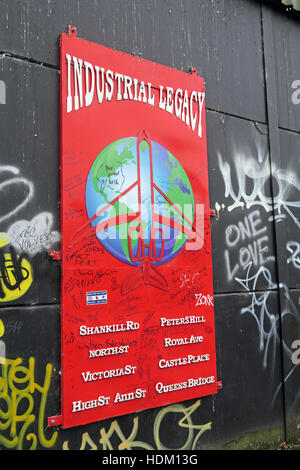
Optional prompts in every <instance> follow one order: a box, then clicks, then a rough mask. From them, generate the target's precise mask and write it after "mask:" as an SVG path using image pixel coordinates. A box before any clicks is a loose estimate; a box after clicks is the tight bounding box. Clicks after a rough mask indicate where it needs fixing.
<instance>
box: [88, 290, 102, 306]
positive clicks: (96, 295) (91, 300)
mask: <svg viewBox="0 0 300 470" xmlns="http://www.w3.org/2000/svg"><path fill="white" fill-rule="evenodd" d="M86 304H87V305H96V304H107V291H106V290H101V291H99V292H87V293H86Z"/></svg>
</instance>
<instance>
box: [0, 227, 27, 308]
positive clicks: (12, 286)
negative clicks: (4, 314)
mask: <svg viewBox="0 0 300 470" xmlns="http://www.w3.org/2000/svg"><path fill="white" fill-rule="evenodd" d="M31 284H32V266H31V264H30V263H29V261H27V260H26V259H25V258H24V256H23V255H17V254H16V252H15V249H14V248H13V247H10V246H9V240H8V237H7V234H6V233H0V302H10V301H12V300H16V299H19V298H20V297H21V296H22V295H24V294H25V292H27V290H28V289H29V287H30V286H31Z"/></svg>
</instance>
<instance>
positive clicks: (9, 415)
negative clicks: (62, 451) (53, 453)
mask: <svg viewBox="0 0 300 470" xmlns="http://www.w3.org/2000/svg"><path fill="white" fill-rule="evenodd" d="M51 374H52V365H51V364H47V365H46V370H45V378H44V383H43V384H38V383H36V381H35V359H34V358H33V357H30V358H29V360H28V366H25V365H24V364H23V359H21V358H17V359H6V360H5V363H4V364H2V365H1V376H0V444H3V445H4V446H5V447H7V448H8V449H18V450H21V449H23V446H24V443H25V442H26V441H27V444H28V445H29V446H30V447H29V450H33V449H36V448H37V446H38V444H40V445H41V446H43V447H45V448H50V447H53V445H54V444H55V442H56V439H57V432H54V433H53V434H52V436H51V438H50V439H47V438H46V436H45V434H44V421H45V407H46V402H47V397H48V391H49V388H50V383H51ZM37 399H39V404H38V403H37V402H36V400H37ZM34 407H35V408H36V409H38V416H36V415H35V414H34V411H33V409H34ZM31 425H33V430H34V431H35V432H29V428H30V426H31Z"/></svg>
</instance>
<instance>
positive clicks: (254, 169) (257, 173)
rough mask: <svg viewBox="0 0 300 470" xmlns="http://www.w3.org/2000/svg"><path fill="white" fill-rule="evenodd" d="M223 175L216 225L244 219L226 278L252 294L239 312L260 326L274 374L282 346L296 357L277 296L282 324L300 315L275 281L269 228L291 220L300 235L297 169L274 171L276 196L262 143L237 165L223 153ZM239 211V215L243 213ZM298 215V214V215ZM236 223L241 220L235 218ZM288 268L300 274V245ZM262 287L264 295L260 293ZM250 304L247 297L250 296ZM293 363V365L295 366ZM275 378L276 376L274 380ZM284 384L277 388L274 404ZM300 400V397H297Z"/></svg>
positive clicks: (234, 230) (239, 156) (294, 245)
mask: <svg viewBox="0 0 300 470" xmlns="http://www.w3.org/2000/svg"><path fill="white" fill-rule="evenodd" d="M218 164H219V171H220V174H221V177H222V181H223V184H224V200H223V201H221V202H220V201H218V202H216V204H215V208H216V212H217V220H220V218H221V217H222V215H223V214H224V215H225V214H226V215H229V214H235V217H236V215H237V214H241V216H240V218H239V220H238V222H236V221H235V223H234V224H233V223H231V224H230V225H228V226H227V227H226V228H225V237H224V240H225V241H224V266H225V278H226V279H227V282H228V283H230V285H232V286H235V287H233V289H234V290H235V288H236V286H237V284H238V285H239V286H240V287H242V289H243V291H245V292H247V293H249V294H250V295H251V296H250V301H249V302H248V304H247V305H246V306H245V307H243V308H242V309H241V310H240V314H241V315H242V316H245V315H250V316H251V318H252V319H253V321H254V322H255V324H256V326H257V332H258V350H259V352H260V353H261V354H262V365H263V368H265V369H266V368H267V367H268V368H269V371H270V373H271V376H272V375H273V373H274V371H275V361H276V358H278V359H280V358H279V357H277V356H276V355H279V348H278V347H277V346H278V344H279V342H281V344H282V348H283V353H284V355H286V357H287V358H288V359H290V358H291V357H292V354H293V350H292V347H291V344H288V343H287V342H286V341H285V338H283V339H282V338H281V337H280V326H279V322H280V318H279V316H278V315H275V314H274V312H273V304H272V301H271V300H272V291H274V290H276V289H282V290H283V292H284V298H285V300H286V302H285V306H284V309H283V310H282V311H281V324H282V325H283V324H284V323H285V322H293V324H294V325H298V326H297V328H298V331H299V325H300V318H299V311H298V309H297V307H296V306H295V304H294V302H293V300H292V299H291V296H290V295H289V289H288V287H287V286H286V285H284V284H280V285H278V284H277V282H276V279H274V278H273V277H272V276H274V275H273V274H272V270H271V266H272V263H274V261H275V257H274V256H273V254H272V253H273V249H272V240H270V238H269V235H268V229H267V225H266V223H264V222H263V220H265V219H266V217H265V214H267V221H268V222H267V223H272V222H275V223H282V222H284V221H285V220H287V219H289V220H290V221H291V225H292V226H294V229H295V230H296V231H297V230H299V229H300V220H299V216H298V214H297V211H299V208H300V181H299V179H298V177H297V175H296V173H295V172H294V171H292V170H288V169H282V168H276V166H275V165H273V166H272V177H273V191H275V194H274V197H272V194H271V178H270V174H271V173H270V161H269V155H268V153H267V151H266V148H265V147H264V146H263V145H260V144H257V155H252V154H249V152H245V151H244V150H243V149H240V150H239V149H237V148H235V149H234V153H233V163H231V164H230V163H229V162H228V161H226V160H225V158H223V157H222V155H221V154H218ZM238 210H239V211H238ZM298 213H299V212H298ZM235 220H236V219H235ZM286 249H287V253H288V256H287V263H288V264H290V265H291V266H293V268H295V269H300V245H299V243H298V242H296V241H294V240H291V241H287V244H286ZM261 286H264V287H263V289H264V290H263V291H262V290H261V289H262V287H261ZM247 299H248V297H247ZM290 362H291V361H290ZM295 368H296V365H292V363H291V367H290V369H289V371H288V374H287V376H286V377H285V380H288V379H289V378H290V377H292V375H293V373H294V371H295ZM270 379H271V377H270ZM281 387H282V384H281V383H280V385H279V386H278V387H277V388H276V389H275V393H274V398H273V403H274V402H275V399H276V397H277V395H278V393H279V390H280V389H281ZM298 398H299V397H298Z"/></svg>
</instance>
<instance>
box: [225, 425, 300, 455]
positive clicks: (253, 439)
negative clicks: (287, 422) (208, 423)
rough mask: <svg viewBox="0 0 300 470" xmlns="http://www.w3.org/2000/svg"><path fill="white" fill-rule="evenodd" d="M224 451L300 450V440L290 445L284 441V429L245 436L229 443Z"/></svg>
mask: <svg viewBox="0 0 300 470" xmlns="http://www.w3.org/2000/svg"><path fill="white" fill-rule="evenodd" d="M221 449H222V450H300V440H298V439H295V441H293V442H290V443H288V444H287V443H285V442H283V441H282V429H271V430H267V431H257V432H252V433H248V434H245V435H244V436H243V437H241V438H240V439H238V440H236V441H232V442H229V443H228V444H226V445H225V446H223V447H222V448H221Z"/></svg>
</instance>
